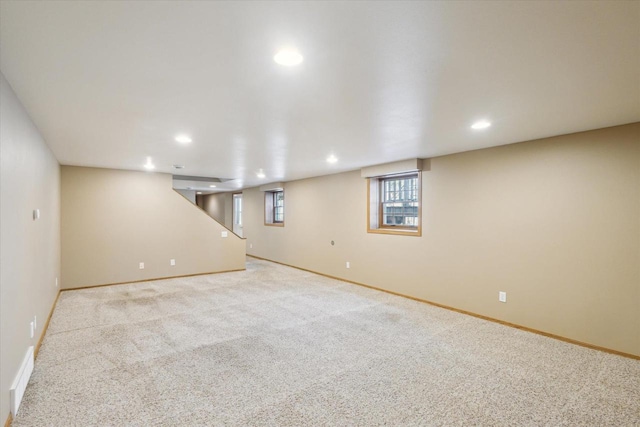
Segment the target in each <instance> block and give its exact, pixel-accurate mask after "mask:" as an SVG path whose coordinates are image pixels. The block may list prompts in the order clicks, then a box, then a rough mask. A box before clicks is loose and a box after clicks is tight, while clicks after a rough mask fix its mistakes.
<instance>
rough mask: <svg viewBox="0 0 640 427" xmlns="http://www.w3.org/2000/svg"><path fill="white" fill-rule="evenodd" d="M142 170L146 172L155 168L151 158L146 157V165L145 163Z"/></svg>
mask: <svg viewBox="0 0 640 427" xmlns="http://www.w3.org/2000/svg"><path fill="white" fill-rule="evenodd" d="M144 168H145V169H146V170H148V171H150V170H153V169H155V168H156V165H154V164H153V162H152V161H151V157H147V163H145V165H144Z"/></svg>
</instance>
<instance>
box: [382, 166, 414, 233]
mask: <svg viewBox="0 0 640 427" xmlns="http://www.w3.org/2000/svg"><path fill="white" fill-rule="evenodd" d="M417 189H418V178H417V176H416V175H411V176H399V177H392V178H385V179H383V180H382V185H381V191H382V194H381V208H382V224H383V225H388V226H401V227H417V226H418V191H417Z"/></svg>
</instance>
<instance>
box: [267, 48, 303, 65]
mask: <svg viewBox="0 0 640 427" xmlns="http://www.w3.org/2000/svg"><path fill="white" fill-rule="evenodd" d="M273 60H274V61H276V63H278V64H280V65H284V66H285V67H295V66H296V65H300V64H301V63H302V61H303V60H304V58H303V57H302V55H300V53H299V52H298V51H297V50H295V49H281V50H279V51H278V53H276V54H275V55H274V57H273Z"/></svg>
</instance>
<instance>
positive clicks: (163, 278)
mask: <svg viewBox="0 0 640 427" xmlns="http://www.w3.org/2000/svg"><path fill="white" fill-rule="evenodd" d="M245 270H246V268H238V269H235V270H222V271H210V272H207V273H194V274H183V275H181V276H167V277H156V278H153V279H142V280H131V281H129V282H116V283H105V284H103V285H92V286H78V287H75V288H65V289H61V290H60V291H61V292H64V291H77V290H78V289H92V288H102V287H105V286H118V285H130V284H133V283H144V282H155V281H156V280H167V279H180V278H183V277H194V276H206V275H208V274H222V273H233V272H236V271H245Z"/></svg>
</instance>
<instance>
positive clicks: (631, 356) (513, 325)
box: [247, 255, 640, 360]
mask: <svg viewBox="0 0 640 427" xmlns="http://www.w3.org/2000/svg"><path fill="white" fill-rule="evenodd" d="M247 256H248V257H251V258H256V259H260V260H263V261H269V262H273V263H275V264H280V265H284V266H287V267H291V268H295V269H298V270H302V271H308V272H309V273H314V274H317V275H320V276H324V277H328V278H329V279H335V280H340V281H342V282H346V283H351V284H353V285H358V286H363V287H365V288H369V289H373V290H376V291H381V292H385V293H387V294H391V295H396V296H399V297H403V298H408V299H411V300H414V301H418V302H421V303H424V304H429V305H433V306H435V307H440V308H444V309H445V310H451V311H455V312H457V313H461V314H466V315H467V316H472V317H477V318H478V319H482V320H487V321H489V322H494V323H499V324H501V325H504V326H509V327H511V328H515V329H519V330H521V331H525V332H531V333H533V334H537V335H542V336H544V337H547V338H553V339H555V340H559V341H564V342H566V343H569V344H574V345H578V346H580V347H586V348H590V349H592V350H598V351H602V352H604V353H610V354H615V355H617V356H622V357H627V358H629V359H635V360H640V355H636V354H631V353H625V352H622V351H618V350H613V349H610V348H607V347H601V346H599V345H594V344H589V343H586V342H582V341H578V340H574V339H571V338H566V337H563V336H560V335H555V334H552V333H549V332H544V331H540V330H538V329H533V328H529V327H527V326H522V325H518V324H516V323H511V322H506V321H504V320H499V319H495V318H493V317H489V316H484V315H482V314H477V313H473V312H471V311H467V310H462V309H459V308H455V307H450V306H448V305H444V304H440V303H437V302H433V301H429V300H426V299H422V298H417V297H412V296H410V295H405V294H401V293H399V292H394V291H389V290H387V289H383V288H378V287H375V286H371V285H365V284H364V283H360V282H354V281H352V280H347V279H342V278H340V277H336V276H331V275H329V274H324V273H320V272H317V271H314V270H309V269H306V268H302V267H296V266H295V265H290V264H286V263H284V262H278V261H273V260H270V259H267V258H262V257H258V256H255V255H247Z"/></svg>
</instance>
